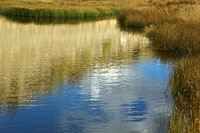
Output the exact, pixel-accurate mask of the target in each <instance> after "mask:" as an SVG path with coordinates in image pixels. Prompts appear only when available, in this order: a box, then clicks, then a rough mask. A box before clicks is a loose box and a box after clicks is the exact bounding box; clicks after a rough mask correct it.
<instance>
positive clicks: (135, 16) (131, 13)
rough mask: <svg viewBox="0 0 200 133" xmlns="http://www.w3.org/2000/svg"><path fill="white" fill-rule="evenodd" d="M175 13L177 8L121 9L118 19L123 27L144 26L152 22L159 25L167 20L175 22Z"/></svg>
mask: <svg viewBox="0 0 200 133" xmlns="http://www.w3.org/2000/svg"><path fill="white" fill-rule="evenodd" d="M172 14H173V15H172ZM175 14H176V9H168V8H165V9H160V8H158V7H151V8H145V9H136V10H123V11H120V12H119V13H118V14H117V19H118V22H119V25H120V26H122V27H131V28H144V27H145V26H149V25H152V24H154V25H158V24H162V23H166V22H170V23H172V22H175V21H176V20H177V18H176V17H175Z"/></svg>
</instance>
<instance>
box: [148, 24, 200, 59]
mask: <svg viewBox="0 0 200 133" xmlns="http://www.w3.org/2000/svg"><path fill="white" fill-rule="evenodd" d="M145 32H146V35H147V36H148V37H149V38H150V40H152V45H153V46H155V47H156V48H157V49H158V50H161V51H171V52H176V53H178V54H181V55H192V54H194V53H198V52H200V38H199V37H200V23H198V22H187V21H179V22H176V23H164V24H162V25H157V26H150V27H147V28H146V29H145Z"/></svg>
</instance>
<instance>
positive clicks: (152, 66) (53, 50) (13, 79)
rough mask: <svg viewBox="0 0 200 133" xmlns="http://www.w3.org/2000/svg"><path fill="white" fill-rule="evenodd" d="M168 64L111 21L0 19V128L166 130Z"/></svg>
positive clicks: (55, 132)
mask: <svg viewBox="0 0 200 133" xmlns="http://www.w3.org/2000/svg"><path fill="white" fill-rule="evenodd" d="M171 69H172V64H171V63H169V62H163V61H162V60H161V59H160V58H159V57H158V56H156V55H155V53H154V52H153V51H152V50H151V48H150V47H149V40H148V38H146V37H145V36H144V35H143V34H142V33H140V32H131V33H130V32H125V31H121V30H120V29H119V28H118V26H117V22H116V20H115V19H109V20H101V21H94V22H82V23H76V24H42V25H38V24H34V23H28V24H23V23H19V22H14V21H9V20H7V19H5V18H2V17H0V131H1V132H2V133H23V132H24V133H27V132H31V133H32V132H33V133H39V132H40V133H42V132H43V133H44V132H46V133H47V132H48V133H49V132H52V133H63V132H74V133H78V132H85V133H95V132H97V133H126V132H127V133H130V132H142V133H144V132H159V133H160V132H165V131H166V127H167V123H168V112H169V109H170V101H169V100H167V98H166V95H165V92H166V86H167V82H168V78H169V74H170V71H171Z"/></svg>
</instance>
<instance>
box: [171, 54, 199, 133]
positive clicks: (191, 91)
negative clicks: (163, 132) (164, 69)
mask: <svg viewBox="0 0 200 133" xmlns="http://www.w3.org/2000/svg"><path fill="white" fill-rule="evenodd" d="M199 68H200V56H197V57H187V58H184V59H182V60H180V62H179V63H178V65H177V66H176V67H175V69H174V73H173V75H172V78H171V88H172V94H173V96H174V100H175V108H174V111H173V112H172V116H171V119H170V126H169V127H170V129H169V130H170V132H177V131H178V132H200V105H199V102H200V97H199V96H200V94H199V92H200V69H199Z"/></svg>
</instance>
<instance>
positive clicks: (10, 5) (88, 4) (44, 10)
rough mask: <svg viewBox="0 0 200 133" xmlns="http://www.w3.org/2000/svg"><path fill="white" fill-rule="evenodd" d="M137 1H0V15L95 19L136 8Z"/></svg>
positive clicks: (138, 3)
mask: <svg viewBox="0 0 200 133" xmlns="http://www.w3.org/2000/svg"><path fill="white" fill-rule="evenodd" d="M141 4H142V2H137V0H124V1H121V0H0V14H1V15H4V16H17V17H35V18H97V17H104V16H110V15H115V14H116V12H118V11H119V10H122V9H127V8H128V9H129V8H134V7H138V6H140V5H141Z"/></svg>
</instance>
